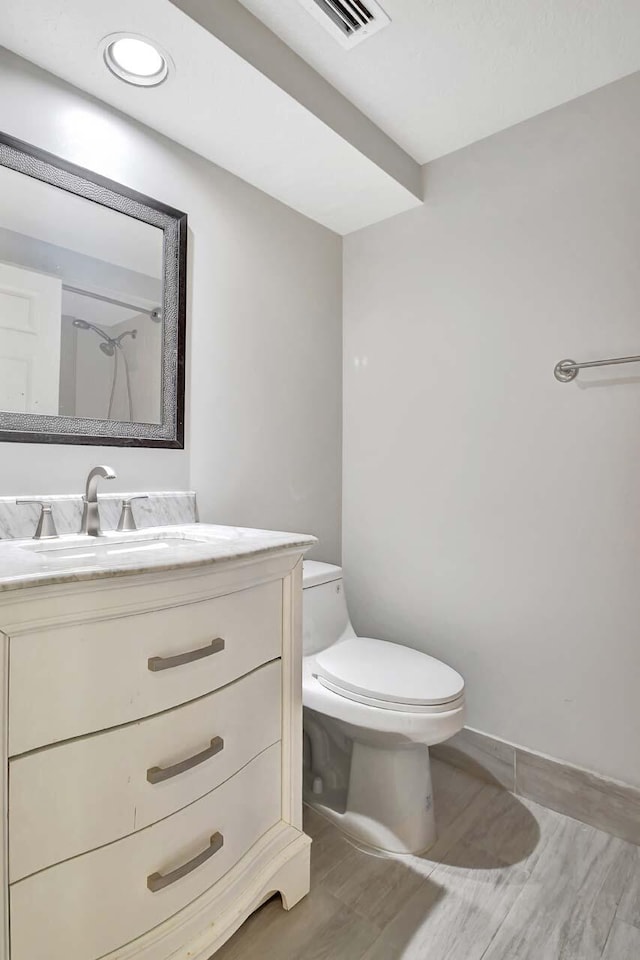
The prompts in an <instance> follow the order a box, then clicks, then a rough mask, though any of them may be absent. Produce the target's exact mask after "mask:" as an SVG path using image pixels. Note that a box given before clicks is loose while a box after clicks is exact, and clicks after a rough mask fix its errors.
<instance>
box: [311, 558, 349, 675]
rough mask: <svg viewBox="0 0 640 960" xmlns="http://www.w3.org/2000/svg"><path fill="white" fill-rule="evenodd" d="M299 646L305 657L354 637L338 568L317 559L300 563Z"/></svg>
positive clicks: (340, 569) (340, 571)
mask: <svg viewBox="0 0 640 960" xmlns="http://www.w3.org/2000/svg"><path fill="white" fill-rule="evenodd" d="M302 587H303V594H302V596H303V600H302V638H303V639H302V646H303V653H304V655H305V656H309V654H313V653H319V652H320V650H324V649H325V647H330V646H331V645H332V644H333V643H337V642H338V640H342V639H344V638H346V637H354V636H355V632H354V629H353V627H352V626H351V621H350V620H349V611H348V610H347V601H346V598H345V595H344V585H343V583H342V567H336V566H334V565H333V564H331V563H319V562H318V561H317V560H305V561H304V562H303V564H302Z"/></svg>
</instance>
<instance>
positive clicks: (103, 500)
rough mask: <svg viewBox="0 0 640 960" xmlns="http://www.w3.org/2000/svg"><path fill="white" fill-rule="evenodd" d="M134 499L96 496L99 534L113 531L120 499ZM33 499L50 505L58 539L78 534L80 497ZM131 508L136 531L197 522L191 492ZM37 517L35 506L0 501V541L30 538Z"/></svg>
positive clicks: (154, 497) (154, 496) (161, 495)
mask: <svg viewBox="0 0 640 960" xmlns="http://www.w3.org/2000/svg"><path fill="white" fill-rule="evenodd" d="M134 496H136V494H135V493H104V494H99V495H98V502H99V504H100V518H101V521H102V529H103V530H115V529H116V527H117V526H118V520H119V518H120V510H121V506H122V501H123V499H125V498H126V497H134ZM33 499H37V500H47V501H49V502H50V503H51V504H52V508H53V518H54V520H55V524H56V528H57V530H58V533H59V534H60V535H62V534H68V533H78V532H79V531H80V521H81V519H82V496H81V495H80V494H62V495H51V496H49V495H46V494H38V495H35V494H34V495H33ZM131 506H132V510H133V516H134V518H135V521H136V525H137V526H138V527H139V528H140V529H143V528H144V527H155V526H165V525H167V524H174V523H196V522H197V520H198V508H197V505H196V495H195V493H193V491H177V492H176V491H172V492H165V491H161V492H158V493H149V494H148V499H147V500H134V502H133V503H132V505H131ZM39 516H40V506H39V505H38V504H37V503H25V504H17V503H16V498H15V497H0V539H2V540H13V539H18V538H20V537H32V536H33V534H34V531H35V529H36V524H37V522H38V517H39Z"/></svg>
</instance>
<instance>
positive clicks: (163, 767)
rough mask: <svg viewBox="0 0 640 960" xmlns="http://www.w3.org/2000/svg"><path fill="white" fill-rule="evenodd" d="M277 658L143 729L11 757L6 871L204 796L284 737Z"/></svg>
mask: <svg viewBox="0 0 640 960" xmlns="http://www.w3.org/2000/svg"><path fill="white" fill-rule="evenodd" d="M280 682H281V661H280V660H275V661H272V662H271V663H268V664H265V666H263V667H259V668H258V669H257V670H255V671H254V672H253V673H251V674H249V675H248V676H246V677H243V678H242V679H241V680H236V681H235V682H234V683H232V684H230V685H229V686H227V687H224V688H223V689H222V690H218V691H216V692H215V693H211V694H209V696H207V697H202V698H201V699H199V700H195V701H192V702H191V703H188V704H185V705H184V706H182V707H176V708H175V709H173V710H169V711H167V712H166V713H162V714H160V715H158V716H155V717H150V718H148V719H146V720H142V721H140V722H139V723H135V724H130V725H128V726H124V727H118V728H116V729H115V730H108V731H106V732H105V733H100V734H97V735H95V736H90V737H84V738H82V739H79V740H74V741H72V742H70V743H62V744H58V745H57V746H52V747H47V748H46V749H44V750H39V751H36V752H35V753H29V754H26V755H25V756H21V757H17V758H15V759H14V760H11V761H10V776H9V783H10V787H9V811H10V813H9V841H10V843H9V847H10V858H9V875H10V881H11V882H12V883H13V882H14V881H16V880H20V879H22V878H23V877H26V876H28V875H29V874H31V873H35V872H36V871H37V870H42V869H44V868H45V867H49V866H51V865H52V864H55V863H59V862H60V861H62V860H66V859H68V858H69V857H75V856H77V855H78V854H81V853H85V852H86V851H88V850H93V849H95V848H96V847H99V846H102V845H103V844H105V843H110V842H111V841H113V840H118V839H119V838H120V837H125V836H127V835H128V834H130V833H133V832H134V831H135V830H140V829H141V828H143V827H147V826H149V824H152V823H155V822H156V821H158V820H161V819H162V818H163V817H166V816H169V814H171V813H174V812H175V811H176V810H179V809H181V808H182V807H185V806H186V805H187V804H189V803H192V802H193V801H194V800H197V799H198V797H202V796H204V794H205V793H209V792H210V791H211V790H213V789H214V788H215V787H217V786H218V785H219V784H220V783H222V782H223V781H224V780H227V779H228V778H229V777H230V776H232V775H233V774H234V773H236V771H237V770H239V769H240V768H241V767H243V766H244V765H245V764H246V763H248V762H249V761H250V760H251V759H252V758H253V757H255V756H257V754H259V753H261V751H263V750H264V749H265V748H266V747H268V746H270V745H271V744H273V743H276V742H277V741H278V740H280V735H281V720H280V710H281V707H280Z"/></svg>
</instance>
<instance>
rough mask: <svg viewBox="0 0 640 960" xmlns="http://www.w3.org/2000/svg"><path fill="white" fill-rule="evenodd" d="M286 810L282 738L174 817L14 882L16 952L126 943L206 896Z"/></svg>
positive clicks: (42, 956) (34, 956)
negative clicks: (282, 785)
mask: <svg viewBox="0 0 640 960" xmlns="http://www.w3.org/2000/svg"><path fill="white" fill-rule="evenodd" d="M279 819H280V745H279V744H274V745H273V746H271V747H269V748H268V749H267V750H265V751H264V752H263V753H261V754H260V755H259V756H258V757H256V758H255V759H254V760H252V761H251V763H250V764H248V766H246V767H244V768H243V769H242V770H240V771H239V772H238V773H237V774H236V775H235V776H234V777H232V778H231V779H230V780H227V781H226V782H225V783H223V784H222V785H221V786H219V787H218V788H217V789H216V790H214V791H213V792H212V793H210V794H208V795H207V796H205V797H202V798H201V799H200V800H197V801H196V802H195V803H193V804H191V805H190V806H189V807H186V808H185V809H184V810H180V811H179V812H178V813H174V814H173V815H172V816H171V817H168V818H167V819H165V820H161V821H160V822H159V823H156V824H154V825H153V826H151V827H147V828H146V829H145V830H141V831H139V832H138V833H135V834H132V835H131V836H129V837H125V839H123V840H118V841H117V842H116V843H112V844H109V845H108V846H106V847H102V848H101V849H100V850H94V851H93V852H92V853H86V854H84V855H83V856H81V857H76V858H75V859H73V860H67V861H65V862H64V863H60V864H58V865H57V866H55V867H50V868H49V869H48V870H43V871H41V872H40V873H36V874H34V875H33V876H31V877H28V878H27V879H25V880H20V881H19V882H18V883H15V884H13V885H12V886H11V888H10V911H11V958H12V960H96V958H98V957H101V956H103V955H104V954H105V953H108V952H109V951H111V950H115V949H117V948H118V947H119V946H121V945H123V944H125V943H128V942H129V941H130V940H134V939H135V938H136V937H139V936H141V935H142V934H143V933H145V932H146V931H147V930H150V929H151V928H152V927H154V926H156V925H157V924H159V923H161V922H162V921H163V920H166V919H167V918H168V917H170V916H172V915H173V914H174V913H177V911H179V910H181V909H182V908H183V907H185V906H186V905H187V904H188V903H190V902H191V901H192V900H195V898H196V897H198V896H200V894H201V893H203V892H204V891H205V890H207V889H208V888H209V887H210V886H212V885H213V884H214V883H215V882H216V881H217V880H219V879H220V877H222V876H223V874H225V873H226V872H227V871H228V870H229V869H230V868H231V867H232V866H233V865H234V864H235V863H237V862H238V860H239V859H240V858H241V857H242V856H243V854H244V853H246V852H247V850H249V848H250V847H251V846H252V845H253V844H254V843H255V842H256V840H258V839H259V837H261V836H262V834H264V833H266V831H267V830H268V829H269V828H270V827H272V826H273V825H274V824H275V823H277V822H278V820H279ZM221 838H222V840H221ZM221 842H222V845H220V843H221ZM212 919H214V918H212Z"/></svg>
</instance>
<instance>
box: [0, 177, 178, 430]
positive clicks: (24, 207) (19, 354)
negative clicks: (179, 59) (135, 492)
mask: <svg viewBox="0 0 640 960" xmlns="http://www.w3.org/2000/svg"><path fill="white" fill-rule="evenodd" d="M162 271H163V231H162V229H160V228H158V227H156V226H153V225H151V224H149V223H145V222H143V221H142V220H139V219H135V218H134V217H132V216H127V215H126V214H124V213H121V212H119V211H117V210H112V209H110V208H109V207H106V206H102V205H101V204H100V203H96V202H93V201H92V200H89V199H86V198H85V197H82V196H77V195H75V194H73V193H69V192H67V191H65V190H61V189H60V188H59V187H56V186H53V185H51V184H49V183H44V182H42V181H41V180H37V179H34V178H33V177H30V176H27V175H25V174H23V173H19V172H18V171H16V170H11V169H9V168H7V167H0V411H6V412H9V413H16V414H21V413H22V414H24V413H28V414H40V415H42V414H44V415H48V416H62V417H74V418H83V419H90V420H116V421H123V422H137V423H149V424H159V423H161V421H162V371H163V360H162V351H163V316H162V303H163V289H162Z"/></svg>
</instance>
